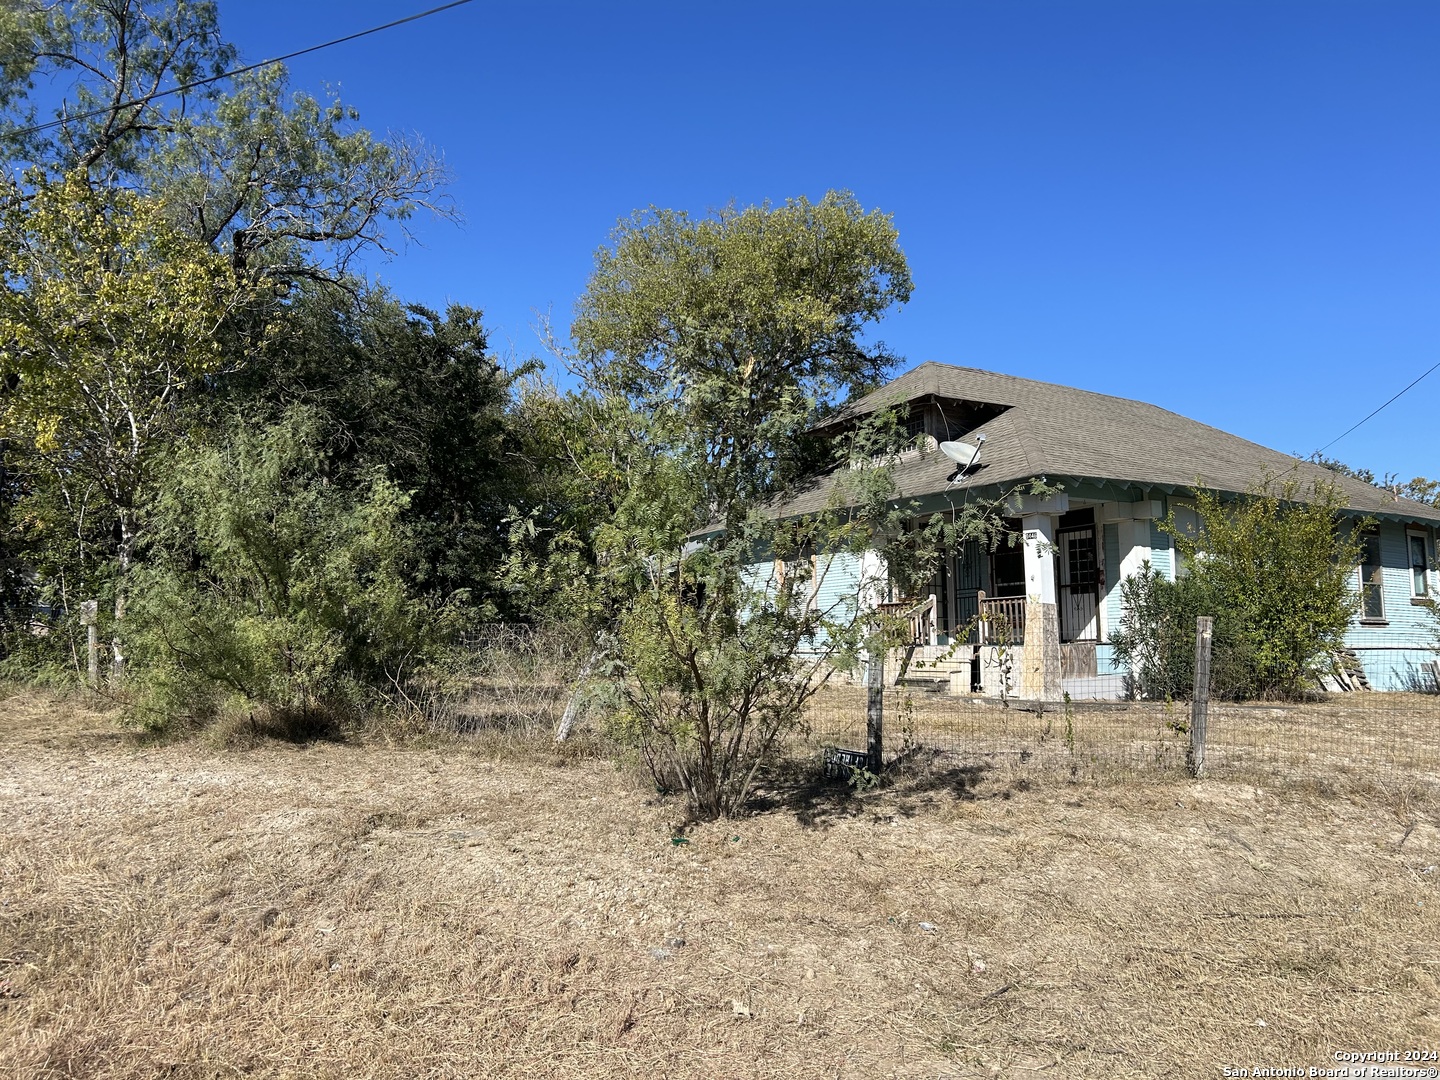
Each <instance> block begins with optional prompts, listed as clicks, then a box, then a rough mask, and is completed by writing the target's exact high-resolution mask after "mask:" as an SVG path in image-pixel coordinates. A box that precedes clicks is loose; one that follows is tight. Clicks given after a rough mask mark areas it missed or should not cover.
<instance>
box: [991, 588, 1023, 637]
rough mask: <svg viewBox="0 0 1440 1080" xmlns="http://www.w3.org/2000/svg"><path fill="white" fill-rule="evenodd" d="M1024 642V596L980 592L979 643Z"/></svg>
mask: <svg viewBox="0 0 1440 1080" xmlns="http://www.w3.org/2000/svg"><path fill="white" fill-rule="evenodd" d="M1001 641H1004V642H1006V643H1007V644H1010V645H1023V644H1025V597H1023V596H997V597H995V598H994V599H986V597H985V594H984V593H983V592H982V593H981V594H980V644H981V645H994V644H997V643H999V642H1001Z"/></svg>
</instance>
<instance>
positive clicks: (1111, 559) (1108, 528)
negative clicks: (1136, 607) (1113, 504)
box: [1097, 522, 1120, 655]
mask: <svg viewBox="0 0 1440 1080" xmlns="http://www.w3.org/2000/svg"><path fill="white" fill-rule="evenodd" d="M1103 529H1104V536H1103V539H1102V542H1103V543H1104V545H1105V636H1106V637H1107V638H1108V637H1109V636H1110V635H1111V634H1113V633H1114V632H1115V631H1116V630H1119V629H1120V526H1118V525H1116V524H1114V523H1113V522H1112V523H1111V524H1109V525H1105V526H1103ZM1097 655H1098V654H1097Z"/></svg>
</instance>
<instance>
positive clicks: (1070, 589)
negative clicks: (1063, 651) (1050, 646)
mask: <svg viewBox="0 0 1440 1080" xmlns="http://www.w3.org/2000/svg"><path fill="white" fill-rule="evenodd" d="M1055 560H1056V562H1057V563H1058V564H1059V565H1058V566H1057V567H1056V568H1055V569H1056V575H1055V579H1056V582H1057V584H1058V585H1059V591H1060V595H1059V597H1058V599H1059V601H1060V640H1061V641H1098V640H1099V639H1100V621H1099V618H1098V617H1097V614H1098V608H1099V598H1100V563H1099V560H1098V558H1097V552H1096V548H1095V526H1094V525H1085V526H1081V527H1078V528H1071V529H1060V530H1058V531H1057V532H1056V533H1055Z"/></svg>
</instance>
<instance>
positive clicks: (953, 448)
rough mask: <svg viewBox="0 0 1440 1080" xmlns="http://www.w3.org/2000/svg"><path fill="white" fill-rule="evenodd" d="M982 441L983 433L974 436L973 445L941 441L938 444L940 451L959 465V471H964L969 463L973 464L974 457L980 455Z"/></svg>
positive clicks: (983, 438) (983, 441) (983, 439)
mask: <svg viewBox="0 0 1440 1080" xmlns="http://www.w3.org/2000/svg"><path fill="white" fill-rule="evenodd" d="M984 443H985V436H984V435H977V436H975V444H976V445H974V446H971V445H970V444H969V443H963V442H942V443H941V444H940V452H941V453H942V454H944V455H945V456H946V457H947V458H949V459H950V460H951V461H953V462H955V464H956V465H959V466H960V471H961V472H964V471H965V470H966V469H968V468H969V467H970V466H971V465H974V464H975V459H976V458H977V457H979V456H980V447H981V446H983V445H984Z"/></svg>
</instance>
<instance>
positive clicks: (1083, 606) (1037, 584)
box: [880, 493, 1174, 700]
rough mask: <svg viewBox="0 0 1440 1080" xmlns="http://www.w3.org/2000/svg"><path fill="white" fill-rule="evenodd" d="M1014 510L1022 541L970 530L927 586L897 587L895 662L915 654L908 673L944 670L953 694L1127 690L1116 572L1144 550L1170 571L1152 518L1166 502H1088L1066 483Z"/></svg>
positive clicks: (1085, 695)
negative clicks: (990, 539)
mask: <svg viewBox="0 0 1440 1080" xmlns="http://www.w3.org/2000/svg"><path fill="white" fill-rule="evenodd" d="M1010 509H1011V510H1012V512H1013V514H1014V516H1013V517H1012V518H1010V519H1008V520H1007V522H1006V524H1007V526H1008V530H1009V532H1010V534H1011V536H1012V537H1014V538H1015V539H1016V541H1017V542H1012V543H1011V544H1009V545H1002V546H1001V547H999V548H997V549H996V550H994V551H988V552H987V551H983V550H981V548H980V546H979V544H977V543H975V542H973V541H972V542H970V543H968V544H966V545H964V546H963V547H962V548H961V549H960V550H958V551H956V552H953V553H951V554H950V555H949V556H948V557H947V558H946V559H945V560H944V561H943V562H942V564H941V565H940V567H939V568H938V570H937V571H936V574H935V576H934V578H933V579H932V580H931V582H930V583H929V584H930V591H929V593H928V594H927V595H925V596H922V597H893V593H892V600H891V601H890V602H888V603H885V604H882V605H880V608H881V610H882V611H884V612H885V613H887V614H889V615H892V616H898V617H903V618H904V619H905V620H906V621H907V624H908V632H909V643H908V644H907V646H906V648H905V649H904V650H901V651H900V653H899V654H898V655H897V656H896V658H895V662H894V664H893V666H892V667H891V669H890V670H891V671H892V672H898V670H899V669H900V668H901V666H902V661H905V658H906V657H908V662H905V663H903V666H904V667H905V668H906V672H907V674H906V677H907V678H914V679H916V680H917V681H918V680H921V679H924V680H927V681H928V682H930V683H932V684H935V685H938V684H939V683H941V682H942V681H943V682H945V683H946V684H947V685H946V688H947V689H949V690H950V691H951V692H955V693H983V694H986V695H987V696H998V695H999V694H1001V693H1002V692H1003V693H1004V694H1006V695H1007V696H1014V697H1017V698H1028V699H1036V700H1059V699H1060V698H1062V697H1064V696H1065V695H1066V694H1068V695H1069V696H1070V697H1071V698H1072V699H1075V700H1079V699H1096V698H1113V697H1118V696H1120V695H1121V694H1122V693H1123V691H1124V672H1123V671H1119V670H1117V669H1116V667H1115V665H1114V663H1113V659H1112V655H1113V654H1112V652H1111V649H1110V646H1109V644H1108V639H1109V635H1110V633H1111V632H1112V631H1113V630H1114V629H1115V628H1117V626H1118V623H1119V617H1120V596H1119V582H1120V581H1121V580H1122V579H1123V577H1124V576H1126V575H1128V574H1131V573H1134V572H1136V571H1137V570H1138V569H1139V567H1140V565H1141V563H1142V562H1143V561H1145V560H1146V559H1150V560H1152V562H1153V563H1154V564H1155V565H1156V567H1157V569H1160V570H1161V571H1162V572H1164V573H1166V574H1167V575H1168V574H1170V573H1172V567H1173V565H1174V562H1173V558H1172V557H1171V551H1170V539H1169V537H1168V535H1165V534H1163V533H1160V532H1159V531H1158V530H1157V529H1156V528H1155V522H1156V520H1157V519H1159V518H1161V517H1162V516H1163V510H1162V504H1161V503H1160V502H1159V501H1150V500H1146V501H1143V502H1133V503H1123V502H1114V501H1103V500H1100V499H1096V500H1093V501H1090V502H1087V503H1083V504H1082V503H1081V502H1080V501H1079V500H1072V499H1070V498H1069V497H1068V496H1066V495H1065V494H1063V493H1062V494H1058V495H1054V496H1050V497H1049V498H1047V499H1043V500H1041V499H1035V498H1029V499H1021V498H1017V499H1015V500H1013V501H1012V503H1011V507H1010ZM892 677H895V676H893V675H892ZM1007 680H1008V686H1007V685H1006V684H1007ZM1002 687H1004V688H1005V689H1003V691H1002Z"/></svg>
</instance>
